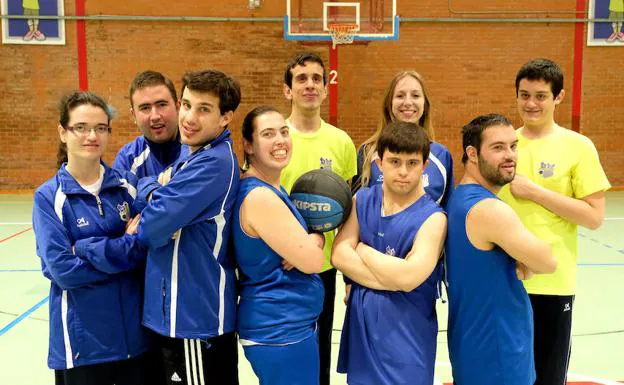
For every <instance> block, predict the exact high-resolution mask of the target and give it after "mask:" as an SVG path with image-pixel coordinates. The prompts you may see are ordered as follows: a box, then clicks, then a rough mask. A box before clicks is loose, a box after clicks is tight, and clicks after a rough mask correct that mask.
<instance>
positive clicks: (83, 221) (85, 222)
mask: <svg viewBox="0 0 624 385" xmlns="http://www.w3.org/2000/svg"><path fill="white" fill-rule="evenodd" d="M76 226H78V227H85V226H89V221H88V220H87V219H86V218H85V217H80V218H78V219H77V220H76Z"/></svg>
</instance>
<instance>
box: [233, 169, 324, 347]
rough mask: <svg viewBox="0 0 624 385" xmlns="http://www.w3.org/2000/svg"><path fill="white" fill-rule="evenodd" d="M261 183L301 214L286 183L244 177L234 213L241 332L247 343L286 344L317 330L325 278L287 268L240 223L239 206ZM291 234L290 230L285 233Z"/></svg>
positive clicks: (306, 336) (303, 223)
mask: <svg viewBox="0 0 624 385" xmlns="http://www.w3.org/2000/svg"><path fill="white" fill-rule="evenodd" d="M258 187H265V188H268V189H270V190H272V191H273V192H274V193H275V194H277V196H279V197H280V198H281V199H282V201H283V202H284V203H285V204H286V206H288V208H289V209H290V211H291V212H292V214H293V215H294V216H295V217H296V218H297V220H298V221H299V223H301V226H303V227H304V228H305V229H307V225H306V224H305V222H304V220H303V218H302V217H301V214H299V212H298V211H297V209H296V208H295V206H294V205H293V203H292V202H291V201H290V198H288V194H286V191H284V189H283V188H282V189H281V191H278V190H277V189H275V188H274V187H273V186H271V185H269V184H267V183H265V182H263V181H261V180H259V179H258V178H255V177H250V178H245V179H242V180H241V183H240V187H239V190H238V196H237V198H236V206H235V210H234V215H233V220H234V223H233V226H232V228H233V240H234V251H235V255H236V262H237V264H238V268H239V273H240V276H239V279H240V282H239V284H240V299H239V303H238V314H237V316H238V319H237V321H236V325H237V331H238V334H239V336H240V339H241V342H242V343H243V344H244V345H245V344H247V345H253V344H264V345H283V344H289V343H295V342H299V341H302V340H304V339H306V338H308V337H311V336H312V335H314V331H315V329H316V321H317V319H318V317H319V314H320V313H321V309H322V308H323V296H324V290H323V283H322V281H321V278H320V277H319V276H318V275H317V274H305V273H302V272H301V271H299V270H297V269H292V270H290V271H286V270H284V268H283V267H282V257H280V256H279V255H278V254H277V253H276V252H275V251H273V249H271V248H270V247H269V246H268V245H267V244H266V243H265V242H264V241H263V240H262V239H260V238H255V237H251V236H249V235H247V234H246V233H245V232H244V231H243V229H242V227H241V223H240V208H241V205H242V203H243V201H244V200H245V197H246V196H247V194H249V193H250V192H251V191H252V190H253V189H255V188H258ZM284 236H288V234H284Z"/></svg>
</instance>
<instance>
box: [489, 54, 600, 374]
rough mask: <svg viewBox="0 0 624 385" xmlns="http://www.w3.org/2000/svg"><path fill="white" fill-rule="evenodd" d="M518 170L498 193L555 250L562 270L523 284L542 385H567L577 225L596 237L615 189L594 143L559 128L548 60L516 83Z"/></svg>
mask: <svg viewBox="0 0 624 385" xmlns="http://www.w3.org/2000/svg"><path fill="white" fill-rule="evenodd" d="M516 95H517V106H518V113H519V114H520V117H521V118H522V122H523V126H522V127H520V128H519V129H518V130H517V133H518V163H517V173H516V177H515V178H514V180H513V181H512V182H511V183H510V184H509V185H508V186H506V187H505V188H503V189H502V190H501V192H500V193H499V197H500V198H501V199H502V200H503V201H505V202H507V203H508V204H509V205H511V206H512V207H513V209H514V210H515V211H516V212H517V213H518V215H519V216H520V218H521V220H522V222H523V223H524V225H525V226H526V227H527V228H528V229H529V230H531V232H533V233H534V234H535V235H536V236H538V237H539V238H541V239H542V240H544V241H546V242H548V243H549V244H550V245H551V247H552V249H553V254H554V256H555V258H556V259H557V270H556V271H555V272H554V273H553V274H543V275H535V276H534V277H533V278H531V279H529V280H526V281H524V285H525V288H526V289H527V292H528V293H529V297H530V299H531V305H532V307H533V319H534V324H535V339H534V351H535V370H536V372H537V380H536V382H535V385H558V384H565V383H566V374H567V369H568V363H569V359H570V336H571V327H572V307H573V303H574V293H575V287H576V263H577V257H578V242H577V241H578V231H577V230H578V225H580V226H583V227H586V228H589V229H597V228H598V227H599V226H600V225H601V224H602V221H603V219H604V209H605V194H604V192H605V191H606V190H608V189H609V188H610V187H611V185H610V184H609V181H608V180H607V177H606V175H605V173H604V170H603V169H602V165H601V164H600V159H599V158H598V152H597V151H596V148H595V146H594V144H593V143H592V141H591V140H590V139H589V138H587V137H585V136H583V135H581V134H579V133H576V132H574V131H571V130H568V129H566V128H564V127H561V126H559V125H558V124H557V123H555V120H554V112H555V108H556V106H557V105H559V104H560V103H561V102H562V101H563V98H564V95H565V91H564V90H563V72H562V71H561V68H560V67H559V65H558V64H557V63H555V62H553V61H551V60H548V59H534V60H531V61H529V62H528V63H526V64H525V65H524V66H522V68H520V70H519V71H518V74H517V75H516Z"/></svg>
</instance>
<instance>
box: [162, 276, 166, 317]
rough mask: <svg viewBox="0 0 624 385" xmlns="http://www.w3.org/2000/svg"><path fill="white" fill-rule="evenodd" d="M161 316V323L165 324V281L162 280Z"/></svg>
mask: <svg viewBox="0 0 624 385" xmlns="http://www.w3.org/2000/svg"><path fill="white" fill-rule="evenodd" d="M162 296H163V299H162V314H163V323H166V322H165V317H166V316H167V314H166V312H165V304H166V303H167V282H165V280H164V279H163V280H162Z"/></svg>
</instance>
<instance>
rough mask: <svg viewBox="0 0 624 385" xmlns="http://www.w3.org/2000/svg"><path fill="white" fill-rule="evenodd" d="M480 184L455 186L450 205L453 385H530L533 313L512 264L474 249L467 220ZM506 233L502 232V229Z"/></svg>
mask: <svg viewBox="0 0 624 385" xmlns="http://www.w3.org/2000/svg"><path fill="white" fill-rule="evenodd" d="M487 198H493V199H498V198H496V196H495V195H494V194H492V193H491V192H490V191H488V190H486V189H485V188H483V187H482V186H480V185H476V184H467V185H459V186H457V189H456V190H455V192H454V193H453V196H452V197H451V200H450V201H449V205H448V223H449V227H448V236H447V238H446V258H447V261H446V264H447V274H448V296H449V321H448V322H449V324H448V337H449V353H450V358H451V364H452V367H453V378H454V381H455V384H456V385H472V384H479V385H489V384H491V385H531V384H533V382H534V381H535V366H534V361H533V313H532V310H531V303H530V301H529V297H528V295H527V292H526V290H525V289H524V286H523V285H522V282H520V281H519V280H518V278H517V276H516V262H515V260H514V259H512V258H511V257H510V256H509V255H508V254H507V253H505V252H504V251H503V250H502V249H500V248H499V247H496V248H494V249H493V250H491V251H483V250H478V249H476V248H475V247H474V246H473V245H472V244H471V243H470V240H469V239H468V236H467V234H466V217H467V215H468V213H469V212H470V210H471V209H472V207H474V205H476V204H477V203H479V202H480V201H482V200H483V199H487ZM501 231H505V229H501Z"/></svg>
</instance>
